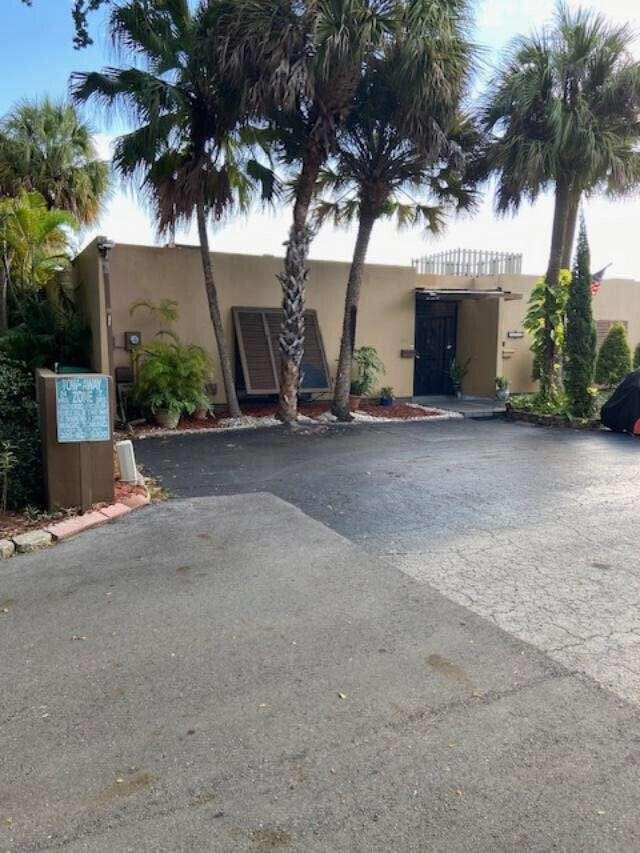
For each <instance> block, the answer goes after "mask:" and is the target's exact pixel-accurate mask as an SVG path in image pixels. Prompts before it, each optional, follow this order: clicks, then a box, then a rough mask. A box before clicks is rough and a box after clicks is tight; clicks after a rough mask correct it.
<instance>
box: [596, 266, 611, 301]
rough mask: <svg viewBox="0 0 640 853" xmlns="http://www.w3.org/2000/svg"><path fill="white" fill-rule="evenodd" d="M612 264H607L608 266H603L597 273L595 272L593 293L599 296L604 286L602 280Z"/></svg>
mask: <svg viewBox="0 0 640 853" xmlns="http://www.w3.org/2000/svg"><path fill="white" fill-rule="evenodd" d="M610 266H611V264H607V266H606V267H603V268H602V269H601V270H598V272H597V273H594V274H593V276H592V277H591V295H592V296H597V295H598V294H599V293H600V288H601V287H602V282H603V280H604V274H605V273H606V271H607V270H608V269H609V267H610Z"/></svg>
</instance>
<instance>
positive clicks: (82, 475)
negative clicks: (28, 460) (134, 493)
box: [36, 370, 114, 510]
mask: <svg viewBox="0 0 640 853" xmlns="http://www.w3.org/2000/svg"><path fill="white" fill-rule="evenodd" d="M36 392H37V400H38V409H39V416H40V434H41V437H42V454H43V461H44V475H45V487H46V492H47V501H48V505H49V509H54V508H56V507H61V508H66V507H80V508H81V509H83V510H87V509H89V508H90V507H91V505H92V504H94V503H102V502H106V503H113V498H114V487H113V473H114V472H113V433H112V429H113V427H112V416H111V377H110V376H107V375H105V374H102V373H65V374H58V373H54V372H53V371H52V370H38V371H36Z"/></svg>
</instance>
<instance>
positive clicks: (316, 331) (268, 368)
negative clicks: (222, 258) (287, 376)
mask: <svg viewBox="0 0 640 853" xmlns="http://www.w3.org/2000/svg"><path fill="white" fill-rule="evenodd" d="M231 310H232V314H233V323H234V328H235V333H236V344H237V350H236V351H237V353H238V356H239V364H238V369H237V371H236V376H237V379H238V382H237V384H238V386H239V387H240V388H242V389H243V390H244V392H245V393H246V394H248V395H251V394H254V395H261V394H277V393H278V391H279V390H280V383H279V376H280V369H279V368H280V351H279V348H278V336H279V334H280V325H281V323H282V309H281V308H241V307H234V308H232V309H231ZM304 316H305V347H304V356H303V360H302V377H301V383H300V390H301V391H304V392H306V393H319V392H321V391H329V390H330V389H331V382H330V378H329V368H328V366H327V359H326V355H325V351H324V344H323V341H322V334H321V332H320V324H319V323H318V315H317V314H316V312H315V311H313V310H311V309H308V310H307V311H305V315H304Z"/></svg>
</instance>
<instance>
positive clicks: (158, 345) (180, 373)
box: [133, 332, 211, 429]
mask: <svg viewBox="0 0 640 853" xmlns="http://www.w3.org/2000/svg"><path fill="white" fill-rule="evenodd" d="M163 334H164V335H165V337H168V338H169V340H156V341H152V342H151V343H150V344H144V345H141V346H139V347H137V348H136V350H135V353H134V356H133V358H134V367H135V382H134V387H133V395H134V397H135V399H136V400H137V401H138V402H139V403H140V405H141V406H143V407H144V408H145V409H148V410H149V411H150V412H151V414H152V415H153V417H154V418H155V420H156V421H157V423H158V424H160V426H163V427H166V428H167V429H174V428H175V427H176V426H177V425H178V422H179V420H180V416H181V415H182V414H183V413H186V414H189V415H190V414H193V412H195V411H196V409H198V408H208V407H209V400H208V398H207V396H206V394H205V390H204V389H205V385H206V383H207V381H208V379H209V376H210V373H211V360H210V358H209V356H208V355H207V353H206V352H205V350H204V349H202V347H199V346H195V345H194V344H185V343H183V342H182V341H181V340H180V338H178V337H177V335H174V334H173V333H170V332H165V333H163Z"/></svg>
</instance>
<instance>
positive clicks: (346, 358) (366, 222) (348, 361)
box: [331, 211, 376, 421]
mask: <svg viewBox="0 0 640 853" xmlns="http://www.w3.org/2000/svg"><path fill="white" fill-rule="evenodd" d="M375 221H376V217H375V215H374V214H373V213H372V212H370V211H367V212H363V213H362V214H361V216H360V221H359V223H358V236H357V238H356V245H355V248H354V250H353V259H352V261H351V269H350V270H349V281H348V282H347V292H346V295H345V300H344V316H343V318H342V339H341V341H340V356H339V358H338V372H337V374H336V385H335V388H334V392H333V405H332V406H331V411H332V412H333V414H334V415H335V416H336V417H337V418H338V420H339V421H350V420H351V419H352V416H351V412H350V411H349V391H350V388H351V365H352V362H353V347H354V344H355V332H356V329H355V326H356V324H355V322H354V318H355V317H357V312H358V300H359V298H360V288H361V286H362V277H363V274H364V262H365V258H366V256H367V249H368V248H369V240H370V239H371V231H372V230H373V226H374V224H375Z"/></svg>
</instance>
